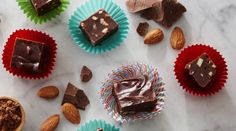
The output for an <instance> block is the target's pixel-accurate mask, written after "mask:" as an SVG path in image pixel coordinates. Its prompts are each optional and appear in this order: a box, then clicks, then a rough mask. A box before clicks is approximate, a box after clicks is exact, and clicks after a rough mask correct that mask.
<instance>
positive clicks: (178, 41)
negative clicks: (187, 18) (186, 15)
mask: <svg viewBox="0 0 236 131" xmlns="http://www.w3.org/2000/svg"><path fill="white" fill-rule="evenodd" d="M170 43H171V46H172V48H173V49H177V50H180V49H182V48H183V47H184V45H185V36H184V32H183V30H182V29H181V28H180V27H175V28H174V30H173V31H172V33H171V38H170Z"/></svg>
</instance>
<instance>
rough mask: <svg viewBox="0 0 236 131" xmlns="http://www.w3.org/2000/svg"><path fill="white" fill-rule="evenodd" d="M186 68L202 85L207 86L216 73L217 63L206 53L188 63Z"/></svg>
mask: <svg viewBox="0 0 236 131" xmlns="http://www.w3.org/2000/svg"><path fill="white" fill-rule="evenodd" d="M185 69H186V71H187V72H188V74H189V75H190V76H192V77H193V79H194V81H195V82H196V83H197V84H198V85H199V86H201V87H206V86H207V85H208V84H209V83H210V82H211V80H212V79H213V77H214V75H215V74H216V65H215V64H214V62H213V61H212V60H211V59H210V58H209V57H208V55H207V54H206V53H203V54H202V55H201V56H199V57H198V58H197V59H195V60H193V61H192V62H190V63H189V64H187V65H186V66H185Z"/></svg>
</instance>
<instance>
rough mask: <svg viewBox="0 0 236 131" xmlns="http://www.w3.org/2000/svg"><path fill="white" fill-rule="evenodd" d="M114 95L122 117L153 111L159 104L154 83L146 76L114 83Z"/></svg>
mask: <svg viewBox="0 0 236 131" xmlns="http://www.w3.org/2000/svg"><path fill="white" fill-rule="evenodd" d="M112 93H113V96H114V97H115V100H116V103H117V107H118V112H119V113H120V114H121V115H127V114H135V113H137V112H146V111H151V110H153V109H154V108H155V106H156V102H157V99H156V94H155V92H154V91H153V88H152V82H150V81H149V80H148V76H146V75H144V76H140V77H137V78H132V79H125V80H122V81H120V82H117V83H114V85H113V91H112Z"/></svg>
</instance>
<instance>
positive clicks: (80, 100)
mask: <svg viewBox="0 0 236 131" xmlns="http://www.w3.org/2000/svg"><path fill="white" fill-rule="evenodd" d="M64 103H71V104H73V105H74V106H75V107H76V108H79V109H82V110H85V107H86V106H87V105H88V104H89V99H88V97H87V96H86V94H85V93H84V91H83V90H81V89H78V88H77V87H75V86H74V85H72V84H71V83H69V84H68V86H67V89H66V91H65V94H64V98H63V100H62V104H61V105H63V104H64Z"/></svg>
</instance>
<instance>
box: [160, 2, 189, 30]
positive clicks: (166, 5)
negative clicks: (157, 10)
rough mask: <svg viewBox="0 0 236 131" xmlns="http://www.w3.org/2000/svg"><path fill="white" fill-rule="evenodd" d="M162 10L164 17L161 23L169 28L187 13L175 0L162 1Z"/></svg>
mask: <svg viewBox="0 0 236 131" xmlns="http://www.w3.org/2000/svg"><path fill="white" fill-rule="evenodd" d="M162 8H163V11H164V16H163V20H162V21H161V23H162V24H163V25H164V26H166V27H171V26H172V25H173V23H174V22H176V21H177V20H178V19H179V18H180V17H181V16H182V14H183V13H184V12H186V11H187V10H186V8H185V7H184V6H183V5H182V4H181V3H179V2H177V1H176V0H163V2H162Z"/></svg>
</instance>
